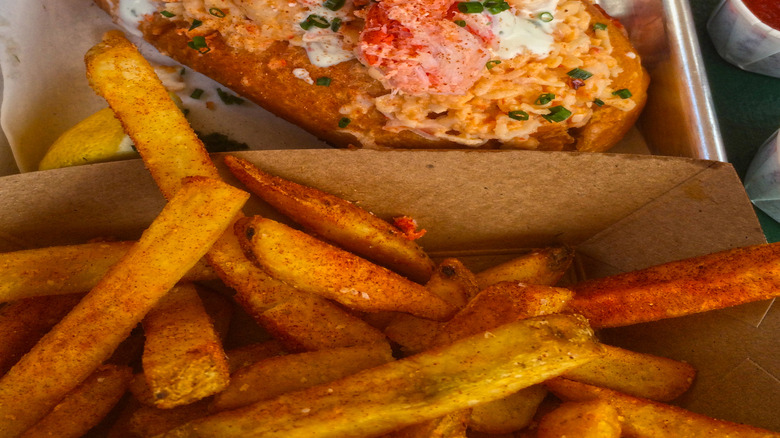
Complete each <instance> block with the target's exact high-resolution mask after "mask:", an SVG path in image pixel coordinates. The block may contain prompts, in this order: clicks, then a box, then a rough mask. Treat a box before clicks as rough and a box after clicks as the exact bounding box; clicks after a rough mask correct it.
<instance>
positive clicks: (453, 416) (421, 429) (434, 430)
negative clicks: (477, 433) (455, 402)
mask: <svg viewBox="0 0 780 438" xmlns="http://www.w3.org/2000/svg"><path fill="white" fill-rule="evenodd" d="M468 420H469V411H468V409H463V410H459V411H455V412H450V413H449V414H447V415H443V416H441V417H439V418H436V419H435V420H430V421H424V422H422V423H417V424H413V425H411V426H407V427H404V428H403V429H399V430H394V431H392V432H390V433H388V434H385V435H382V438H466V437H467V435H466V432H467V430H468Z"/></svg>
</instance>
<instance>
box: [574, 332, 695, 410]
mask: <svg viewBox="0 0 780 438" xmlns="http://www.w3.org/2000/svg"><path fill="white" fill-rule="evenodd" d="M604 348H605V351H604V355H603V356H601V357H599V358H597V359H594V360H593V361H591V362H588V363H586V364H585V365H583V366H581V367H577V368H575V369H573V370H571V371H568V372H567V373H566V374H565V375H564V377H566V378H567V379H572V380H576V381H578V382H582V383H587V384H590V385H596V386H603V387H605V388H610V389H614V390H617V391H620V392H624V393H626V394H630V395H633V396H635V397H642V398H648V399H650V400H655V401H663V402H665V401H671V400H674V399H676V398H677V397H679V396H680V395H682V394H683V393H684V392H685V391H687V390H688V388H690V386H691V384H692V383H693V379H694V377H695V376H696V369H695V368H693V366H691V365H690V364H687V363H685V362H680V361H676V360H673V359H668V358H665V357H659V356H654V355H652V354H642V353H636V352H633V351H629V350H624V349H622V348H618V347H612V346H609V345H605V346H604Z"/></svg>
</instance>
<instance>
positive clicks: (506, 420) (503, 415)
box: [468, 385, 547, 434]
mask: <svg viewBox="0 0 780 438" xmlns="http://www.w3.org/2000/svg"><path fill="white" fill-rule="evenodd" d="M546 395H547V389H545V387H544V386H543V385H532V386H529V387H528V388H523V389H521V390H520V391H517V392H515V393H514V394H510V395H508V396H506V397H504V398H501V399H498V400H494V401H492V402H487V403H483V404H480V405H477V406H474V407H473V408H472V409H471V415H470V417H469V421H468V425H469V427H470V428H471V429H472V430H476V431H479V432H485V433H490V434H500V433H512V432H515V431H518V430H521V429H523V428H525V427H527V426H528V425H529V424H531V422H532V421H533V419H534V415H535V414H536V410H537V408H538V407H539V404H540V403H542V400H544V397H545V396H546Z"/></svg>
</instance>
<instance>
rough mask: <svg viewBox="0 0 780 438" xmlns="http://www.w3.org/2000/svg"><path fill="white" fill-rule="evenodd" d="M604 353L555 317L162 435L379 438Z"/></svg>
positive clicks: (581, 327) (579, 325) (580, 328)
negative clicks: (477, 352) (364, 437)
mask: <svg viewBox="0 0 780 438" xmlns="http://www.w3.org/2000/svg"><path fill="white" fill-rule="evenodd" d="M600 350H601V349H600V346H599V344H598V343H597V342H595V341H594V338H593V336H592V332H591V331H590V329H589V328H588V326H587V322H586V321H585V320H584V319H583V318H580V317H576V316H565V315H551V316H548V317H543V318H534V319H527V320H523V321H516V322H513V323H510V324H506V325H504V326H501V327H498V328H496V329H495V330H493V333H492V336H484V335H483V334H479V335H476V336H472V337H469V338H466V339H463V340H461V341H459V342H456V343H454V344H451V345H449V346H445V347H441V348H437V349H433V350H429V351H427V352H423V353H420V354H417V355H414V356H410V357H407V358H405V359H401V360H398V361H394V362H390V363H387V364H385V365H382V366H379V367H374V368H370V369H368V370H365V371H362V372H359V373H357V374H353V375H351V376H349V377H346V378H343V379H340V380H337V381H335V382H330V383H328V384H325V385H318V386H315V387H312V388H309V389H306V390H302V391H297V392H293V393H289V394H285V395H282V396H280V397H278V398H276V399H273V400H269V401H265V402H259V403H255V404H253V405H250V406H247V407H244V408H239V409H234V410H230V411H225V412H221V413H218V414H215V415H212V416H209V417H206V418H202V419H199V420H195V421H192V422H190V423H187V424H185V425H183V426H180V427H178V428H176V429H173V430H171V431H170V432H168V433H166V434H163V435H161V436H163V437H182V436H199V437H207V436H215V437H225V438H227V437H230V436H240V437H247V436H264V437H285V438H296V437H312V436H319V437H349V436H354V437H356V436H370V435H372V434H373V435H378V434H382V433H386V432H389V431H392V430H395V429H399V428H402V427H405V426H409V425H411V424H415V423H419V422H422V421H425V420H429V419H433V418H438V417H441V416H443V415H446V414H447V413H450V412H454V411H457V410H461V409H464V408H467V407H468V406H470V405H473V404H475V403H479V402H484V401H488V400H494V399H497V398H501V397H504V396H506V395H508V394H511V393H513V392H516V391H518V390H520V389H521V388H523V387H527V386H530V385H533V384H536V383H540V382H542V381H544V380H547V379H549V378H550V377H551V376H554V375H559V374H560V373H563V372H565V371H566V370H567V369H569V368H571V367H574V366H577V365H579V364H580V363H584V362H586V361H588V360H590V359H592V358H593V357H594V356H597V355H598V354H600V353H599V352H600ZM475 351H479V354H474V352H475ZM379 388H381V389H382V390H381V391H378V390H377V389H379Z"/></svg>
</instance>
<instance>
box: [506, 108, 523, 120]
mask: <svg viewBox="0 0 780 438" xmlns="http://www.w3.org/2000/svg"><path fill="white" fill-rule="evenodd" d="M507 115H508V116H509V118H510V119H513V120H528V113H527V112H525V111H520V110H517V111H509V113H508V114H507Z"/></svg>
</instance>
